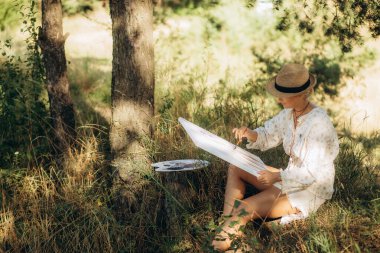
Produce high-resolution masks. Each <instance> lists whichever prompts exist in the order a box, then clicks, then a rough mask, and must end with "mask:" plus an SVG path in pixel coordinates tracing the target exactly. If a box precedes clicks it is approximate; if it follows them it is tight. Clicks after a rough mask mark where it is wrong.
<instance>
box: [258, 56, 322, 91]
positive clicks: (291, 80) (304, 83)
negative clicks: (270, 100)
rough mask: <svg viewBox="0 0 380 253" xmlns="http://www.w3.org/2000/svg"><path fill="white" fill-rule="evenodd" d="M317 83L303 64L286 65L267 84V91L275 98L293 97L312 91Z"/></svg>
mask: <svg viewBox="0 0 380 253" xmlns="http://www.w3.org/2000/svg"><path fill="white" fill-rule="evenodd" d="M316 82H317V78H316V77H315V75H312V74H310V73H309V71H308V70H307V69H306V68H305V67H304V66H303V65H301V64H294V63H290V64H286V65H284V66H283V67H282V68H281V70H280V71H279V72H278V74H277V76H275V77H273V78H272V79H271V80H270V81H269V82H268V83H267V86H266V88H267V91H268V92H269V93H270V94H272V95H273V96H275V97H292V96H296V95H300V94H303V93H305V92H307V91H308V90H310V89H312V88H313V87H314V86H315V84H316Z"/></svg>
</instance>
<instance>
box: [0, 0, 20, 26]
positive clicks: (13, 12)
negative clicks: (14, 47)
mask: <svg viewBox="0 0 380 253" xmlns="http://www.w3.org/2000/svg"><path fill="white" fill-rule="evenodd" d="M26 2H27V0H17V1H15V0H2V1H1V2H0V31H4V30H5V29H6V28H12V27H14V26H16V25H17V24H18V23H19V22H18V21H19V19H20V15H19V9H20V6H23V5H24V4H25V3H26Z"/></svg>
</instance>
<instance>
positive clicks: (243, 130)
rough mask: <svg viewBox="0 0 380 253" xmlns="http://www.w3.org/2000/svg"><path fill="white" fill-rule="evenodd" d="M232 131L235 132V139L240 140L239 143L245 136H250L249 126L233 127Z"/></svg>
mask: <svg viewBox="0 0 380 253" xmlns="http://www.w3.org/2000/svg"><path fill="white" fill-rule="evenodd" d="M232 133H234V134H235V139H237V140H238V145H239V144H240V143H241V142H242V140H243V138H248V134H249V128H248V127H240V128H234V129H232Z"/></svg>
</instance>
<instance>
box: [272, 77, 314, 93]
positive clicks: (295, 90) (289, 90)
mask: <svg viewBox="0 0 380 253" xmlns="http://www.w3.org/2000/svg"><path fill="white" fill-rule="evenodd" d="M309 86H310V78H309V79H308V80H307V82H306V83H305V84H303V85H301V86H299V87H284V86H281V85H279V84H277V82H276V80H275V81H274V87H275V88H276V89H277V90H278V91H281V92H284V93H298V92H301V91H304V90H306V89H307V88H308V87H309Z"/></svg>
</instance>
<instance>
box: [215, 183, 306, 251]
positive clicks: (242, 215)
mask: <svg viewBox="0 0 380 253" xmlns="http://www.w3.org/2000/svg"><path fill="white" fill-rule="evenodd" d="M298 212H299V210H298V209H296V208H293V207H292V206H291V205H290V203H289V200H288V197H287V196H286V195H282V194H281V191H280V190H279V189H277V188H276V187H274V186H272V187H270V188H268V189H265V190H264V191H262V192H260V193H258V194H256V195H254V196H252V197H249V198H246V199H244V200H242V201H241V203H240V205H239V207H238V208H236V209H234V210H233V213H232V217H231V218H229V219H228V220H227V221H226V222H225V223H224V225H223V227H222V232H221V233H220V234H219V236H220V237H223V238H224V239H225V240H224V241H220V240H214V241H213V243H212V245H213V246H214V248H215V249H217V250H219V251H225V250H227V249H228V248H229V247H230V245H231V239H230V238H229V237H228V234H237V232H238V231H239V228H240V227H241V226H244V225H245V224H247V222H249V221H250V220H254V219H258V218H261V219H264V218H267V217H270V218H277V217H281V216H284V215H288V214H293V213H298Z"/></svg>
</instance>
